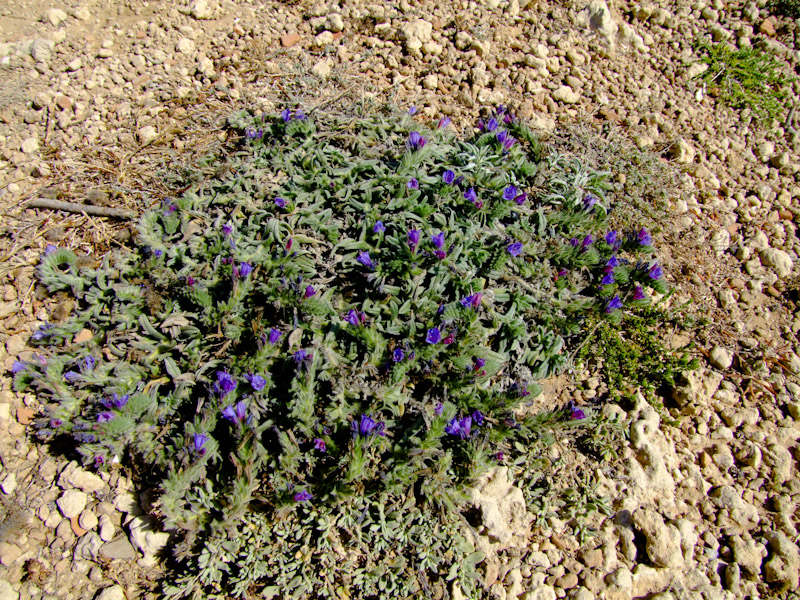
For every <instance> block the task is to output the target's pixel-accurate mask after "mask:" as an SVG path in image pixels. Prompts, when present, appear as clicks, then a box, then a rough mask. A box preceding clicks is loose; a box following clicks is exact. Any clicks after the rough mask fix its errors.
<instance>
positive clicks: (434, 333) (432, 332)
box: [425, 327, 442, 344]
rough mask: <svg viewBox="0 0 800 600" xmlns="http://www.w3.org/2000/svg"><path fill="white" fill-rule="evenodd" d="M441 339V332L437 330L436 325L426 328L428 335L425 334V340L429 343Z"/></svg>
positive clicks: (435, 342)
mask: <svg viewBox="0 0 800 600" xmlns="http://www.w3.org/2000/svg"><path fill="white" fill-rule="evenodd" d="M441 339H442V333H441V332H440V331H439V328H438V327H434V328H433V329H428V335H427V336H425V341H426V342H428V343H429V344H438V343H439V342H440V341H441Z"/></svg>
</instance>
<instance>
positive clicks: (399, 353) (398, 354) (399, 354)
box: [392, 348, 406, 362]
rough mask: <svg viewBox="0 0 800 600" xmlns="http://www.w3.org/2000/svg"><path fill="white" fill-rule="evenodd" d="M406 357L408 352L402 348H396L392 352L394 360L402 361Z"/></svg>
mask: <svg viewBox="0 0 800 600" xmlns="http://www.w3.org/2000/svg"><path fill="white" fill-rule="evenodd" d="M405 357H406V353H405V352H403V349H402V348H395V349H394V352H392V360H393V361H394V362H401V361H402V360H403V359H404V358H405Z"/></svg>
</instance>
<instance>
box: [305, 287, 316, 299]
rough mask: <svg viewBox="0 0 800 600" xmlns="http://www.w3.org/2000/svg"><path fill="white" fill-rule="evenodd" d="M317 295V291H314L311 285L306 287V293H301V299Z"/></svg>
mask: <svg viewBox="0 0 800 600" xmlns="http://www.w3.org/2000/svg"><path fill="white" fill-rule="evenodd" d="M316 293H317V290H315V289H314V286H313V285H307V286H306V291H305V292H303V298H311V296H313V295H314V294H316Z"/></svg>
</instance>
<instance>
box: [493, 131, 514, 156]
mask: <svg viewBox="0 0 800 600" xmlns="http://www.w3.org/2000/svg"><path fill="white" fill-rule="evenodd" d="M497 141H498V142H500V144H501V145H502V146H503V152H508V151H509V150H511V147H512V146H513V145H514V144H516V143H517V140H516V139H515V138H514V137H512V136H511V135H510V134H509V133H508V132H507V131H498V132H497Z"/></svg>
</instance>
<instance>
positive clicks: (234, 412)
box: [222, 401, 247, 423]
mask: <svg viewBox="0 0 800 600" xmlns="http://www.w3.org/2000/svg"><path fill="white" fill-rule="evenodd" d="M222 416H223V417H225V418H226V419H228V421H230V422H231V423H241V422H243V421H245V420H246V419H247V405H246V404H245V403H244V402H242V401H239V402H237V403H236V404H235V405H234V406H231V405H230V404H229V405H228V406H226V407H225V408H224V409H222Z"/></svg>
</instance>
